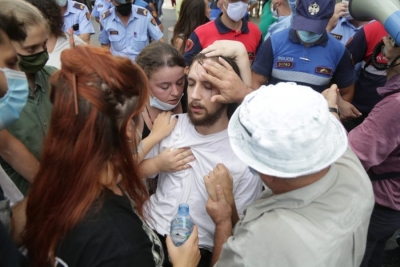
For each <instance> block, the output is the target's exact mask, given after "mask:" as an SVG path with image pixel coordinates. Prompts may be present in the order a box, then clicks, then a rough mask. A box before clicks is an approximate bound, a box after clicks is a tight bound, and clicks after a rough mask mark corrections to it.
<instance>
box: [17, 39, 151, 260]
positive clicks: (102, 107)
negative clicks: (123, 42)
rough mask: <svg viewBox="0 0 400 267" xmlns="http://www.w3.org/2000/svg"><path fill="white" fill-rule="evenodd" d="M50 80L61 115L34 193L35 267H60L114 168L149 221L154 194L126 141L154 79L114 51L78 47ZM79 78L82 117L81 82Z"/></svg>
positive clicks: (28, 239) (30, 215)
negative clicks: (59, 257)
mask: <svg viewBox="0 0 400 267" xmlns="http://www.w3.org/2000/svg"><path fill="white" fill-rule="evenodd" d="M61 62H62V68H61V70H60V71H58V72H56V73H55V74H54V75H53V76H52V77H51V79H50V83H51V94H50V99H51V101H52V103H53V105H54V106H53V112H52V118H51V124H50V129H49V132H48V134H47V137H46V139H45V142H44V148H43V153H42V161H41V164H40V170H39V172H38V174H37V175H36V177H35V181H34V183H33V184H32V186H31V190H30V192H29V199H28V204H27V209H26V215H27V225H26V229H25V232H24V235H23V238H24V242H25V245H26V247H27V249H28V253H29V256H30V258H31V260H32V264H33V266H47V265H48V263H49V262H50V263H51V265H54V258H55V249H56V247H57V244H58V242H59V241H61V239H62V238H63V236H64V235H65V234H66V233H67V232H68V231H69V230H71V229H72V228H73V227H74V226H76V225H77V224H78V223H79V222H80V220H81V219H82V218H83V217H84V216H85V215H86V213H87V212H88V210H89V208H90V207H91V206H92V204H93V202H94V201H95V200H96V199H97V198H99V196H100V194H101V192H102V190H103V189H104V188H105V185H103V184H102V183H101V182H100V177H101V174H102V173H103V172H104V170H105V169H106V168H107V167H109V166H111V169H112V170H113V172H114V173H113V174H114V176H113V177H114V181H116V180H117V177H118V176H120V177H121V182H120V184H122V185H123V187H124V189H125V190H126V191H127V193H128V194H129V195H130V197H131V198H132V199H133V201H134V203H135V205H136V206H135V208H136V209H137V211H138V213H139V214H140V215H141V216H143V204H144V202H145V201H146V200H147V198H148V195H147V191H146V188H145V185H144V183H143V182H142V180H141V178H140V176H139V175H138V173H139V169H138V166H137V164H136V163H135V162H134V159H133V157H132V152H131V147H130V144H136V142H132V143H129V139H128V137H127V135H126V129H127V126H128V123H131V120H132V119H133V120H135V119H136V118H137V117H138V116H139V115H140V112H141V110H142V108H143V107H144V105H145V103H146V102H147V100H148V97H149V86H148V80H147V77H146V75H145V74H144V72H143V71H142V70H141V68H140V67H139V66H137V65H136V64H134V63H132V62H131V61H130V60H129V59H126V58H118V57H113V56H112V55H111V54H110V52H109V51H108V50H105V49H101V48H94V47H89V46H78V47H76V48H73V49H68V50H65V51H64V52H63V53H62V54H61ZM74 75H75V77H76V91H77V97H78V114H77V115H76V114H75V106H74V103H75V102H74V99H75V98H74V90H73V80H74Z"/></svg>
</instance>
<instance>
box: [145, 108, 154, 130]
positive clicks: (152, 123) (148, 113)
mask: <svg viewBox="0 0 400 267" xmlns="http://www.w3.org/2000/svg"><path fill="white" fill-rule="evenodd" d="M146 111H147V115H149V119H150V121H151V125H154V122H153V120H152V119H151V116H150V112H149V109H148V108H147V105H146Z"/></svg>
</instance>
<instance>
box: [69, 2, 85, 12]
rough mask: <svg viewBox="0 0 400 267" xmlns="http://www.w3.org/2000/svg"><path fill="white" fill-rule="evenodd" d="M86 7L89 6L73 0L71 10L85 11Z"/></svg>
mask: <svg viewBox="0 0 400 267" xmlns="http://www.w3.org/2000/svg"><path fill="white" fill-rule="evenodd" d="M85 9H87V7H86V6H85V5H84V4H82V3H79V2H76V1H72V8H71V12H73V13H80V12H83V11H85Z"/></svg>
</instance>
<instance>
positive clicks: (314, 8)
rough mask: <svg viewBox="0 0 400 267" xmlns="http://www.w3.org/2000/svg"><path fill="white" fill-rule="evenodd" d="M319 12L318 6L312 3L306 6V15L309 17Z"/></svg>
mask: <svg viewBox="0 0 400 267" xmlns="http://www.w3.org/2000/svg"><path fill="white" fill-rule="evenodd" d="M318 12H319V5H318V4H317V3H316V2H314V3H312V4H310V5H309V6H308V13H310V15H311V16H314V15H317V14H318Z"/></svg>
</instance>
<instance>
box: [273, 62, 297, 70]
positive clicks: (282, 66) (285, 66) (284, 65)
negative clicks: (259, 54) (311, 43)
mask: <svg viewBox="0 0 400 267" xmlns="http://www.w3.org/2000/svg"><path fill="white" fill-rule="evenodd" d="M276 67H277V68H279V69H291V68H293V61H277V62H276Z"/></svg>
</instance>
